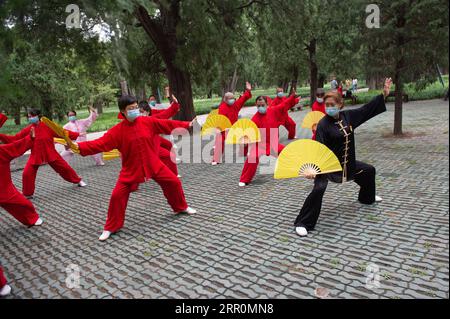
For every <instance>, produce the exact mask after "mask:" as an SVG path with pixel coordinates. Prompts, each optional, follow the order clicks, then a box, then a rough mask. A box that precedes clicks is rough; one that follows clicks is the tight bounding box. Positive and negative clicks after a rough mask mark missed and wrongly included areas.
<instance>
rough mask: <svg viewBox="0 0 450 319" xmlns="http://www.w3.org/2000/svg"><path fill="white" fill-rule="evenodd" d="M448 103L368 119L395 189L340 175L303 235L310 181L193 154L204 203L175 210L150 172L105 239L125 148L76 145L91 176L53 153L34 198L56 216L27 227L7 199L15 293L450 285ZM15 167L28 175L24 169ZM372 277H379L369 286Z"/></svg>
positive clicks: (239, 292)
mask: <svg viewBox="0 0 450 319" xmlns="http://www.w3.org/2000/svg"><path fill="white" fill-rule="evenodd" d="M448 108H449V105H448V103H446V102H443V101H439V100H434V101H427V102H410V103H408V104H406V105H405V107H404V130H405V131H406V132H410V133H412V136H411V137H409V138H403V139H394V138H391V137H386V135H385V134H387V133H389V132H390V131H391V129H392V126H393V124H392V123H393V104H392V103H390V104H389V105H388V109H389V110H388V112H386V113H384V114H382V115H380V116H378V117H377V118H375V119H374V120H372V121H371V122H369V123H367V124H365V125H363V126H362V127H361V128H359V129H358V132H357V156H358V159H360V160H362V161H366V162H368V163H371V164H373V165H374V166H375V167H376V168H377V172H378V175H377V186H378V194H379V195H381V196H382V197H384V202H383V203H381V204H376V205H372V206H364V205H361V204H359V203H358V202H357V200H356V199H357V191H358V188H357V186H356V185H355V184H354V183H349V184H346V185H345V187H342V186H340V185H334V184H330V186H329V188H328V191H327V192H326V194H325V198H324V204H323V211H322V215H321V217H320V220H319V223H318V225H317V228H316V230H315V231H314V232H312V233H311V234H310V236H309V237H307V238H303V239H302V238H299V237H298V236H296V234H295V232H294V228H293V222H294V219H295V217H296V215H297V213H298V211H299V209H300V206H301V205H302V203H303V201H304V199H305V197H306V196H307V195H308V192H309V191H310V189H311V187H312V182H311V181H306V180H303V179H294V180H284V181H276V180H274V179H273V177H272V176H271V175H258V176H257V178H256V180H255V182H254V184H252V185H251V186H250V187H248V188H246V189H240V188H239V187H238V185H237V184H238V181H239V175H240V173H241V169H242V164H224V165H219V166H217V167H212V166H210V165H207V164H180V171H181V174H182V175H183V179H182V180H183V184H184V188H185V191H186V196H187V199H188V201H189V203H190V205H191V206H192V207H195V208H197V209H198V211H199V213H198V214H197V215H196V216H174V215H173V214H171V212H170V209H169V207H168V205H167V204H166V201H165V199H164V197H163V196H162V193H161V191H160V190H159V188H158V186H157V185H156V184H155V183H154V182H150V183H148V184H145V185H142V187H141V189H140V191H139V192H137V193H135V194H132V195H131V198H130V202H129V206H128V210H127V220H126V223H125V228H124V229H123V230H122V231H121V232H120V233H118V234H116V235H114V236H113V237H112V238H111V240H109V241H108V242H106V243H101V242H99V241H98V240H97V238H98V236H99V234H100V232H101V230H102V226H103V223H104V221H105V217H106V210H107V205H108V200H109V197H110V193H111V190H112V188H113V186H114V184H115V180H116V178H117V174H118V170H119V167H120V161H118V160H115V161H111V162H108V163H107V166H106V167H103V168H98V167H94V166H93V161H92V160H91V159H89V158H86V159H84V158H80V157H77V158H76V160H75V162H74V163H73V164H74V167H75V168H76V170H77V171H78V172H79V173H80V174H81V175H82V176H83V177H84V179H85V180H86V182H88V183H89V186H88V187H87V188H83V189H79V188H77V187H74V186H72V185H70V184H68V183H66V182H64V181H63V180H62V179H61V178H60V177H58V176H56V175H55V173H54V172H53V171H51V170H50V169H49V167H42V168H41V169H40V171H39V174H38V178H37V192H36V197H35V200H34V204H35V205H36V207H37V208H38V211H39V213H40V214H41V215H42V217H43V218H44V220H45V224H44V225H43V226H42V227H40V228H37V227H35V228H31V229H27V228H25V227H23V226H21V225H20V224H19V223H17V222H16V221H15V220H14V219H13V218H12V217H11V216H9V215H8V214H7V213H6V212H5V211H3V210H1V211H0V233H1V237H0V263H1V264H2V265H3V267H4V269H5V272H6V275H7V277H8V278H9V280H10V284H11V285H12V287H13V294H12V296H11V297H10V298H268V297H269V298H272V297H273V298H315V290H316V288H326V289H328V291H329V297H331V298H449V219H448V212H449V198H448V195H449V194H448V193H449V184H448V183H449V170H448V169H449V166H448V165H449V163H448V161H449V141H448V138H449V133H448V129H449V127H448V126H449V110H448ZM305 114H306V112H305V111H303V112H296V113H294V114H293V117H294V118H295V120H296V121H297V122H300V120H301V119H302V118H303V117H304V116H305ZM281 132H282V134H283V137H282V141H286V131H285V129H284V128H282V129H281ZM309 134H310V133H309V132H307V131H302V130H299V135H300V136H304V137H307V136H308V135H309ZM13 179H14V182H15V183H16V185H17V186H18V187H21V172H14V173H13ZM71 265H75V266H77V267H79V268H80V270H81V273H80V276H81V277H80V278H81V281H80V284H81V286H80V288H73V289H69V288H68V287H71V285H70V284H71V280H70V279H71V278H72V277H71V276H69V277H67V275H68V273H66V270H67V267H70V266H71ZM370 269H373V270H374V271H375V272H373V276H371V275H370V271H369V272H367V270H370ZM377 269H378V272H376V270H377ZM371 278H372V279H377V278H379V280H380V281H379V286H372V287H369V286H367V280H369V284H370V283H371V282H372V281H371V280H370V279H371ZM67 283H68V284H69V285H67Z"/></svg>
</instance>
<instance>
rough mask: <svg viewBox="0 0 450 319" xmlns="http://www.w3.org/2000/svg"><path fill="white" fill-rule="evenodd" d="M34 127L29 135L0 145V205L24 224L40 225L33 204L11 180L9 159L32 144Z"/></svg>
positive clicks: (20, 153) (18, 154) (40, 221)
mask: <svg viewBox="0 0 450 319" xmlns="http://www.w3.org/2000/svg"><path fill="white" fill-rule="evenodd" d="M34 138H35V129H34V128H31V129H30V132H29V135H27V136H25V137H24V138H22V139H20V140H18V141H15V142H13V143H10V144H1V145H0V172H2V173H1V174H0V189H1V190H2V191H1V192H0V207H1V208H3V209H4V210H6V211H7V212H8V213H10V214H11V215H12V216H13V217H14V218H15V219H17V220H18V221H19V222H20V223H22V224H23V225H25V226H29V227H31V226H40V225H42V222H43V221H42V219H41V218H39V215H38V214H37V213H36V210H35V208H34V206H33V204H32V203H31V202H30V201H29V200H28V199H26V198H25V196H23V195H22V194H21V193H20V192H19V191H18V190H17V189H16V187H15V186H14V184H13V182H12V180H11V168H10V163H11V161H12V160H13V159H14V158H16V157H19V156H21V155H23V153H25V152H26V151H27V150H29V149H30V148H31V147H32V145H33V139H34Z"/></svg>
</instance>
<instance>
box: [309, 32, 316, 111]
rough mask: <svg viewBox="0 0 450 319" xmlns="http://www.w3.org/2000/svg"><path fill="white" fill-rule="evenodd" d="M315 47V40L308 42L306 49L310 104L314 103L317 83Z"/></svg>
mask: <svg viewBox="0 0 450 319" xmlns="http://www.w3.org/2000/svg"><path fill="white" fill-rule="evenodd" d="M316 45H317V40H316V39H312V40H311V41H310V42H309V45H308V47H307V49H308V53H309V59H308V62H309V79H310V82H311V83H310V103H311V105H312V103H314V101H315V100H316V92H317V82H318V73H319V69H318V67H317V62H316Z"/></svg>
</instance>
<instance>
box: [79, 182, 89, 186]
mask: <svg viewBox="0 0 450 319" xmlns="http://www.w3.org/2000/svg"><path fill="white" fill-rule="evenodd" d="M78 186H79V187H86V186H87V184H86V183H85V182H83V181H80V182H79V183H78Z"/></svg>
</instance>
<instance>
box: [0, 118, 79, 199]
mask: <svg viewBox="0 0 450 319" xmlns="http://www.w3.org/2000/svg"><path fill="white" fill-rule="evenodd" d="M28 121H29V122H30V125H29V126H27V127H26V128H24V129H23V130H22V131H20V132H19V133H17V134H16V135H14V136H9V135H5V134H0V141H2V142H3V143H5V144H8V143H12V142H15V141H18V140H20V139H22V138H24V137H25V136H28V135H29V134H30V131H31V129H32V128H34V130H35V134H36V138H35V139H34V141H33V145H32V146H31V155H30V158H29V159H28V162H27V164H26V165H25V168H24V170H23V175H22V183H23V187H22V193H23V194H24V195H25V196H26V197H28V198H32V197H33V195H34V191H35V182H36V175H37V171H38V169H39V167H40V166H41V165H44V164H49V165H50V166H51V167H52V168H53V169H54V170H55V171H56V172H57V173H58V174H59V175H60V176H61V177H62V178H64V179H65V180H66V181H68V182H70V183H73V184H77V185H78V186H80V187H85V186H86V183H85V182H84V181H83V180H82V179H81V177H80V176H78V175H77V173H76V172H75V171H74V169H73V168H72V167H71V166H70V165H69V164H68V163H67V162H66V161H65V160H64V159H63V158H62V157H61V155H59V154H58V152H57V151H56V149H55V145H54V140H53V139H54V138H55V137H58V136H57V135H56V134H55V133H54V132H53V131H52V130H51V129H50V128H48V127H47V126H46V125H45V124H44V123H42V122H41V112H40V111H39V110H35V109H32V110H30V111H28ZM68 132H69V137H70V138H71V139H73V140H75V139H77V138H78V136H79V134H78V133H75V132H71V131H68Z"/></svg>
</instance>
